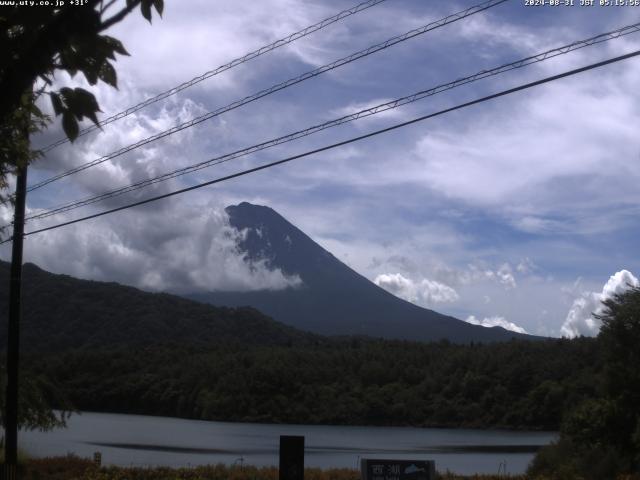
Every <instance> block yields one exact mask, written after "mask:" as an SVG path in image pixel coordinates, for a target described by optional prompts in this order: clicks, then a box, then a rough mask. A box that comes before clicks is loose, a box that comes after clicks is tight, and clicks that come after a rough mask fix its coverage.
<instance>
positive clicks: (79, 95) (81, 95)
mask: <svg viewBox="0 0 640 480" xmlns="http://www.w3.org/2000/svg"><path fill="white" fill-rule="evenodd" d="M74 97H75V98H74V105H73V106H74V109H75V110H76V111H74V114H76V115H77V114H79V115H80V118H82V117H83V116H84V117H89V118H90V119H91V120H92V121H93V123H95V124H97V123H98V119H97V117H96V112H99V111H100V106H99V105H98V101H97V100H96V97H94V96H93V93H91V92H88V91H86V90H84V89H83V88H76V89H75V90H74Z"/></svg>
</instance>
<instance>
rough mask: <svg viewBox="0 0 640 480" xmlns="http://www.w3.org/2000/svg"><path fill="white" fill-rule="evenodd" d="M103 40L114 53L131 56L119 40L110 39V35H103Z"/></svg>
mask: <svg viewBox="0 0 640 480" xmlns="http://www.w3.org/2000/svg"><path fill="white" fill-rule="evenodd" d="M102 39H103V40H104V42H105V43H106V44H107V45H109V46H110V47H111V49H112V50H113V51H114V52H116V53H119V54H120V55H127V56H129V52H127V50H126V49H125V48H124V45H122V42H121V41H120V40H118V39H117V38H113V37H110V36H109V35H103V36H102Z"/></svg>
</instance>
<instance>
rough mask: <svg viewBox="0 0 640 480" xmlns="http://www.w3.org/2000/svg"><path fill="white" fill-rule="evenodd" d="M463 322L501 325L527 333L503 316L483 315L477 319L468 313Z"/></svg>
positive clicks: (485, 325) (487, 325)
mask: <svg viewBox="0 0 640 480" xmlns="http://www.w3.org/2000/svg"><path fill="white" fill-rule="evenodd" d="M465 322H467V323H471V324H473V325H480V326H482V327H502V328H504V329H505V330H511V331H512V332H517V333H527V331H526V330H525V329H524V328H522V327H519V326H518V325H516V324H515V323H513V322H509V321H508V320H506V319H505V318H504V317H485V318H483V319H482V320H478V319H477V318H476V317H475V316H474V315H470V316H469V317H467V319H466V320H465Z"/></svg>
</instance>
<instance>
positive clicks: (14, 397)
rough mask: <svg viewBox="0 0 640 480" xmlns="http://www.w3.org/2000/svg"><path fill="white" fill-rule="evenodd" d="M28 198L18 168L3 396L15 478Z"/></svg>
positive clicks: (23, 171)
mask: <svg viewBox="0 0 640 480" xmlns="http://www.w3.org/2000/svg"><path fill="white" fill-rule="evenodd" d="M26 197H27V166H26V165H25V166H23V167H18V175H17V178H16V199H15V210H14V217H13V243H12V251H11V279H10V282H9V331H8V335H7V394H6V397H5V402H6V403H5V434H4V439H5V450H4V454H5V460H4V461H5V475H6V478H15V475H16V474H15V471H16V465H17V463H18V359H19V352H20V316H21V287H22V243H23V240H24V210H25V203H26Z"/></svg>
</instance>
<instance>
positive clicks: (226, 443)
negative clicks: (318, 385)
mask: <svg viewBox="0 0 640 480" xmlns="http://www.w3.org/2000/svg"><path fill="white" fill-rule="evenodd" d="M280 435H304V436H305V466H308V467H321V468H334V467H340V468H342V467H347V468H358V466H359V460H360V458H390V459H416V460H435V462H436V469H438V470H440V471H445V470H447V469H448V470H450V471H452V472H456V473H461V474H471V473H497V472H498V469H499V467H500V464H501V463H506V468H507V471H508V472H509V473H522V472H524V470H525V469H526V467H527V464H528V463H529V461H530V460H531V459H532V458H533V455H534V452H535V450H536V449H537V448H538V447H539V446H541V445H546V444H547V443H549V442H551V441H552V440H554V439H555V438H556V434H555V433H551V432H511V431H504V430H462V429H432V428H409V427H341V426H324V425H269V424H250V423H225V422H205V421H198V420H183V419H178V418H166V417H148V416H141V415H119V414H105V413H82V414H76V415H73V416H72V417H71V419H70V420H69V421H68V428H66V429H60V430H55V431H52V432H46V433H43V432H20V440H19V442H20V447H21V448H22V449H24V450H26V451H27V452H28V453H29V454H31V455H33V456H38V457H42V456H50V455H66V454H67V453H75V454H77V455H79V456H83V457H91V456H92V455H93V452H96V451H99V452H101V453H102V461H103V464H107V465H124V466H131V465H133V466H156V465H167V466H191V465H201V464H214V463H225V464H239V463H241V462H244V463H245V464H250V465H257V466H264V465H277V464H278V446H279V438H280Z"/></svg>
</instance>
